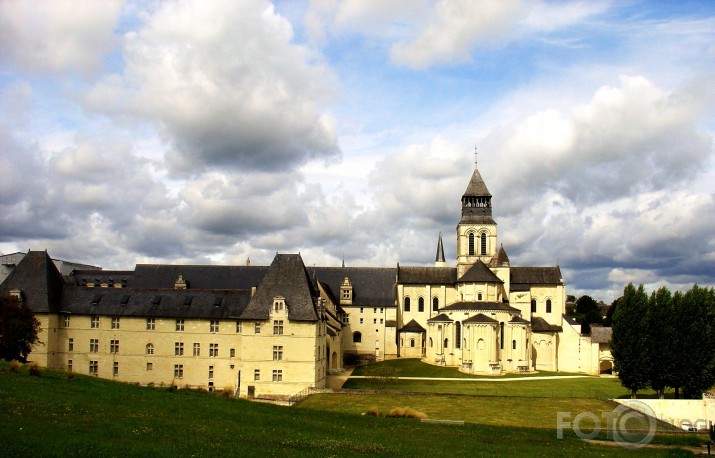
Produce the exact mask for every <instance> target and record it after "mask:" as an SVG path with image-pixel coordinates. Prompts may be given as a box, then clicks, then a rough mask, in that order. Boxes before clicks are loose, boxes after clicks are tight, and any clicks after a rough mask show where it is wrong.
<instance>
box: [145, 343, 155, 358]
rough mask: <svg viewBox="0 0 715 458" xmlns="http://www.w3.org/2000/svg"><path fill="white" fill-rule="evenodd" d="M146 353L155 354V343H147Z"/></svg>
mask: <svg viewBox="0 0 715 458" xmlns="http://www.w3.org/2000/svg"><path fill="white" fill-rule="evenodd" d="M146 354H147V355H153V354H154V344H150V343H148V344H146Z"/></svg>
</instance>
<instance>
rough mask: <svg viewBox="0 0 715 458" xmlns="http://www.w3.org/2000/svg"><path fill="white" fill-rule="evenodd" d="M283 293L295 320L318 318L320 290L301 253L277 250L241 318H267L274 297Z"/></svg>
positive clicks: (290, 314) (315, 319)
mask: <svg viewBox="0 0 715 458" xmlns="http://www.w3.org/2000/svg"><path fill="white" fill-rule="evenodd" d="M276 296H283V297H284V298H285V301H286V306H287V307H288V319H290V320H292V321H317V320H318V314H317V313H316V310H315V306H316V300H317V298H318V293H317V292H316V291H315V289H314V287H313V282H312V281H311V280H310V277H309V275H308V271H307V270H306V269H305V265H304V264H303V259H302V258H301V257H300V255H299V254H276V257H275V258H274V259H273V262H272V263H271V265H270V267H269V268H268V271H267V272H266V274H265V276H264V277H263V279H262V280H261V283H260V284H259V285H258V288H256V293H255V294H254V295H253V297H252V298H251V300H250V302H249V303H248V306H247V307H246V309H245V310H244V311H243V313H242V314H241V319H246V320H267V319H268V318H269V316H270V311H271V308H272V307H273V298H275V297H276Z"/></svg>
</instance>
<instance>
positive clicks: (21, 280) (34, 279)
mask: <svg viewBox="0 0 715 458" xmlns="http://www.w3.org/2000/svg"><path fill="white" fill-rule="evenodd" d="M63 288H64V280H63V278H62V274H60V272H59V270H57V267H56V266H55V263H54V262H52V259H51V258H50V257H49V256H48V254H47V252H45V251H29V252H28V253H27V255H26V256H25V257H24V258H22V260H21V261H20V262H18V263H17V266H16V267H15V269H14V270H13V271H12V272H10V275H8V277H7V278H6V279H5V281H4V282H3V283H2V285H0V292H1V293H3V294H8V293H9V292H10V291H12V290H15V289H19V290H20V291H22V300H23V301H24V302H25V303H26V304H27V305H28V307H30V310H32V311H33V312H35V313H50V312H53V313H56V312H57V310H58V309H59V307H60V303H61V300H62V289H63Z"/></svg>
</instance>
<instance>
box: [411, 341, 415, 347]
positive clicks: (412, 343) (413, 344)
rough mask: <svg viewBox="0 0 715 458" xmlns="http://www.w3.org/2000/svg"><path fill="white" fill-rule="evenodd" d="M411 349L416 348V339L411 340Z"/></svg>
mask: <svg viewBox="0 0 715 458" xmlns="http://www.w3.org/2000/svg"><path fill="white" fill-rule="evenodd" d="M410 347H412V348H415V339H410Z"/></svg>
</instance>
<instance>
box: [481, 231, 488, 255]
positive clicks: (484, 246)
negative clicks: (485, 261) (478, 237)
mask: <svg viewBox="0 0 715 458" xmlns="http://www.w3.org/2000/svg"><path fill="white" fill-rule="evenodd" d="M481 251H482V256H484V255H486V254H487V233H486V232H482V246H481Z"/></svg>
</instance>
